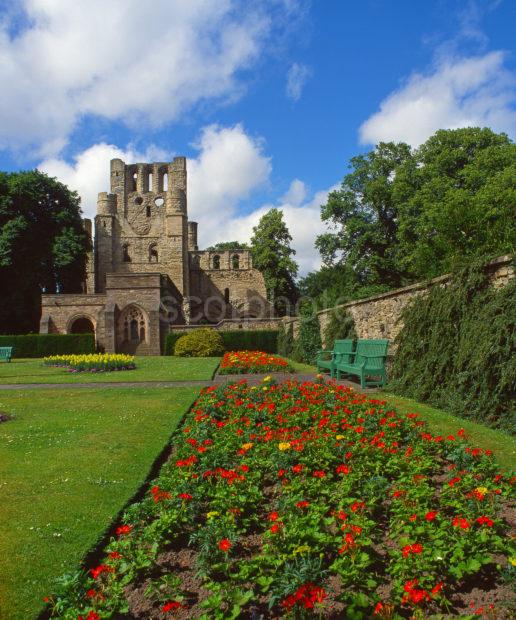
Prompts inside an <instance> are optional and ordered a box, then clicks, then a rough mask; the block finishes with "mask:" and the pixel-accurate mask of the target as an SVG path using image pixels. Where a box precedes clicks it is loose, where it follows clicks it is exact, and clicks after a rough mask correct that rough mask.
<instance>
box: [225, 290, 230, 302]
mask: <svg viewBox="0 0 516 620" xmlns="http://www.w3.org/2000/svg"><path fill="white" fill-rule="evenodd" d="M224 301H225V302H226V303H227V304H229V289H228V288H225V289H224Z"/></svg>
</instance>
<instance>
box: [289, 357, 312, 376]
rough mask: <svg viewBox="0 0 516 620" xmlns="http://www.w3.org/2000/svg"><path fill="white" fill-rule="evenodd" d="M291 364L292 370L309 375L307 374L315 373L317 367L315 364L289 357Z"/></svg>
mask: <svg viewBox="0 0 516 620" xmlns="http://www.w3.org/2000/svg"><path fill="white" fill-rule="evenodd" d="M288 361H289V362H290V364H291V366H293V368H294V370H295V371H296V372H302V373H303V374H306V375H309V374H312V373H313V374H314V375H316V374H317V368H316V367H315V366H311V365H310V364H303V363H302V362H295V361H294V360H291V359H289V360H288Z"/></svg>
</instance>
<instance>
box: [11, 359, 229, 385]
mask: <svg viewBox="0 0 516 620" xmlns="http://www.w3.org/2000/svg"><path fill="white" fill-rule="evenodd" d="M219 361H220V359H219V358H218V357H197V358H188V357H168V356H162V357H137V358H136V365H137V368H136V369H135V370H123V371H117V372H104V373H89V372H79V373H70V372H68V371H66V370H65V369H63V368H51V367H48V366H44V365H43V360H41V359H13V360H12V362H11V363H10V364H8V363H6V362H3V363H2V362H0V385H1V384H6V383H16V384H19V383H111V382H117V383H118V382H123V381H130V382H133V381H134V382H137V381H195V380H206V381H209V380H210V379H211V378H212V376H213V373H214V371H215V369H216V368H217V366H218V364H219Z"/></svg>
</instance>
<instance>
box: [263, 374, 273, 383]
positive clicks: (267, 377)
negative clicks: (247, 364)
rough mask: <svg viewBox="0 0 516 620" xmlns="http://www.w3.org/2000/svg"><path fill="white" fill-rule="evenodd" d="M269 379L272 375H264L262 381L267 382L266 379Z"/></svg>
mask: <svg viewBox="0 0 516 620" xmlns="http://www.w3.org/2000/svg"><path fill="white" fill-rule="evenodd" d="M271 379H272V377H271V376H270V375H267V376H266V377H264V378H263V379H262V383H267V381H270V380H271Z"/></svg>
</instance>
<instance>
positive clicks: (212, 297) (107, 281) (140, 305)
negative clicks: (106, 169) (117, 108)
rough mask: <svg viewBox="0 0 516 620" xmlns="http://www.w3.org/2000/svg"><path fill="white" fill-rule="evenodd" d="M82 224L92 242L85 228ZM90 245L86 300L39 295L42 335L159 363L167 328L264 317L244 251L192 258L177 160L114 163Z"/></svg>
mask: <svg viewBox="0 0 516 620" xmlns="http://www.w3.org/2000/svg"><path fill="white" fill-rule="evenodd" d="M84 226H85V229H86V230H87V231H88V233H89V234H90V236H91V235H92V232H93V231H92V223H91V221H90V220H84ZM93 247H94V250H93V252H92V253H91V255H90V256H89V257H88V260H87V268H86V272H87V276H86V282H85V283H84V294H83V295H66V294H63V295H60V294H53V295H43V296H42V316H41V323H40V333H62V334H69V333H83V332H92V333H94V334H95V338H96V341H97V345H98V346H99V347H101V348H103V349H105V350H106V351H107V352H131V353H138V354H139V355H142V354H148V355H159V354H160V351H161V350H162V348H163V343H164V340H165V336H166V334H167V333H168V331H169V330H170V329H171V328H172V327H173V326H176V327H177V326H188V325H196V324H217V323H220V322H221V321H224V320H226V319H234V320H238V321H243V320H248V321H252V320H254V319H257V318H266V317H268V316H269V312H270V308H269V304H268V302H267V299H266V298H267V295H266V289H265V282H264V279H263V276H262V274H261V273H260V272H259V271H258V270H256V269H254V268H253V265H252V259H251V255H250V252H249V251H248V250H234V251H224V252H208V251H200V250H199V248H198V245H197V223H196V222H189V221H188V212H187V170H186V158H184V157H176V158H175V159H174V160H173V161H172V162H171V163H152V164H131V165H126V164H125V163H124V162H123V161H122V160H120V159H113V160H111V187H110V191H109V193H108V192H102V193H100V194H99V196H98V201H97V215H96V217H95V223H94V244H93Z"/></svg>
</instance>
